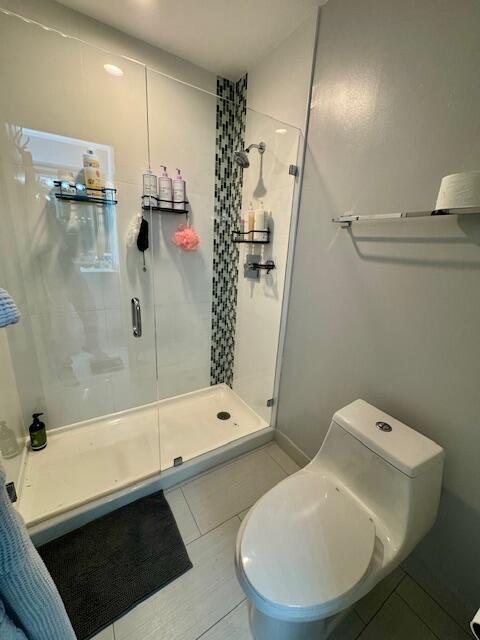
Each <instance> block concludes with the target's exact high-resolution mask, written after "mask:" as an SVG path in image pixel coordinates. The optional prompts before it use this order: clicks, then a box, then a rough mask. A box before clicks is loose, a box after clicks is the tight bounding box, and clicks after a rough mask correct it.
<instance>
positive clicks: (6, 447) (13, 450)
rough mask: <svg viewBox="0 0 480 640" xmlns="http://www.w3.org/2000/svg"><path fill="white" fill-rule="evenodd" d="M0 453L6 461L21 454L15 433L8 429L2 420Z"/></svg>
mask: <svg viewBox="0 0 480 640" xmlns="http://www.w3.org/2000/svg"><path fill="white" fill-rule="evenodd" d="M0 452H1V454H2V456H3V457H4V458H5V460H8V459H9V458H14V457H15V456H17V455H18V454H19V453H20V447H19V446H18V442H17V439H16V437H15V433H14V432H13V431H12V429H9V427H7V423H6V422H5V420H0Z"/></svg>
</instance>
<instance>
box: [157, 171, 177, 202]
mask: <svg viewBox="0 0 480 640" xmlns="http://www.w3.org/2000/svg"><path fill="white" fill-rule="evenodd" d="M162 169H163V171H162V173H161V174H160V177H159V178H158V193H159V194H160V206H162V207H171V206H172V202H173V191H172V179H171V178H169V177H168V173H167V167H166V166H165V165H163V164H162Z"/></svg>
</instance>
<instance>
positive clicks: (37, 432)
mask: <svg viewBox="0 0 480 640" xmlns="http://www.w3.org/2000/svg"><path fill="white" fill-rule="evenodd" d="M40 416H43V413H34V414H33V415H32V418H33V422H32V424H31V425H30V427H29V429H28V430H29V432H30V445H31V447H32V451H41V450H42V449H45V447H46V446H47V430H46V428H45V423H44V422H42V421H41V420H39V419H38V418H39V417H40Z"/></svg>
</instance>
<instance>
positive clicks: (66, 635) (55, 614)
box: [0, 464, 76, 640]
mask: <svg viewBox="0 0 480 640" xmlns="http://www.w3.org/2000/svg"><path fill="white" fill-rule="evenodd" d="M4 485H5V472H4V470H3V469H2V465H1V464H0V638H1V640H24V638H28V640H76V637H75V633H74V631H73V629H72V625H71V624H70V620H69V619H68V616H67V612H66V611H65V607H64V605H63V602H62V600H61V598H60V595H59V593H58V591H57V588H56V587H55V585H54V583H53V580H52V578H51V577H50V574H49V573H48V571H47V568H46V567H45V565H44V564H43V561H42V559H41V558H40V556H39V555H38V552H37V551H36V549H35V547H34V546H33V544H32V541H31V540H30V537H29V535H28V533H27V529H26V527H25V525H24V523H23V521H22V520H21V518H20V516H19V514H18V512H17V511H15V509H14V508H13V506H12V504H11V503H10V499H9V497H8V495H7V492H6V490H5V486H4Z"/></svg>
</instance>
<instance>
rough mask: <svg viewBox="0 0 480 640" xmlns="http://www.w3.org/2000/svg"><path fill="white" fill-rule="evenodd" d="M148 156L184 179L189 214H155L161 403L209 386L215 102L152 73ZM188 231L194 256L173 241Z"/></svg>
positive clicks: (157, 167) (153, 163)
mask: <svg viewBox="0 0 480 640" xmlns="http://www.w3.org/2000/svg"><path fill="white" fill-rule="evenodd" d="M147 82H148V106H149V133H150V157H151V166H152V171H153V173H155V174H156V175H161V174H162V172H163V169H162V165H163V166H166V168H167V172H168V174H169V176H170V177H174V176H175V175H176V174H177V169H179V170H180V171H181V174H182V176H183V178H184V180H185V181H186V192H187V198H188V201H189V204H188V211H189V213H188V216H185V215H183V214H176V213H171V212H158V211H157V212H153V213H152V238H153V240H154V242H155V247H154V251H153V270H154V280H155V304H156V322H157V349H158V397H159V399H163V398H168V397H171V396H176V395H179V394H182V393H186V392H189V391H194V390H196V389H201V388H204V387H208V386H209V384H210V340H211V309H212V268H213V210H214V189H215V122H216V121H215V118H216V102H217V99H216V96H214V95H211V94H209V93H206V92H204V91H201V90H199V89H195V88H193V87H191V86H189V85H186V84H184V83H181V82H177V81H175V80H171V79H170V78H167V77H165V76H163V75H161V74H159V73H156V72H155V71H151V70H150V69H149V70H148V72H147ZM185 225H189V226H191V227H192V228H193V229H195V231H196V232H197V233H198V236H199V238H200V244H199V245H198V247H197V248H196V250H194V251H191V250H190V251H189V250H187V247H183V248H182V247H181V246H178V245H176V244H175V243H174V234H175V233H176V232H177V231H178V230H181V229H182V228H183V227H184V226H185Z"/></svg>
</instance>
